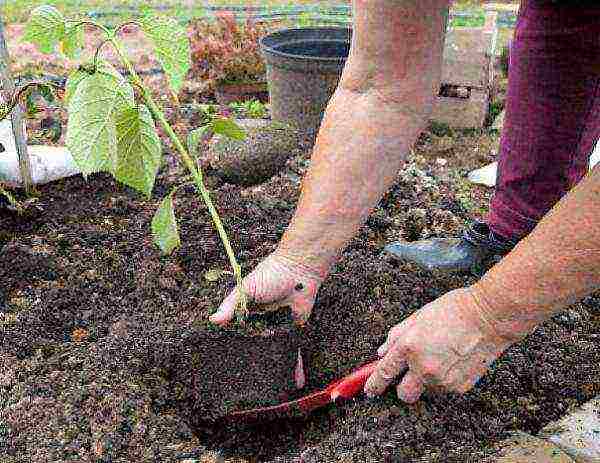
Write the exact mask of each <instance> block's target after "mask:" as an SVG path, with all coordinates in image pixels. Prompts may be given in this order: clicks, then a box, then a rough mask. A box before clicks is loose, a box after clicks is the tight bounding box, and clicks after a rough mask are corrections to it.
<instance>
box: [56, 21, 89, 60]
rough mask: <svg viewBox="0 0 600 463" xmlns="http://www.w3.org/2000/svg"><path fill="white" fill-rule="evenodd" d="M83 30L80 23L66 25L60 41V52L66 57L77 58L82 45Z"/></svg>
mask: <svg viewBox="0 0 600 463" xmlns="http://www.w3.org/2000/svg"><path fill="white" fill-rule="evenodd" d="M83 34H84V31H83V26H82V25H81V24H79V25H78V24H74V25H72V26H67V27H66V29H65V35H64V37H63V39H62V42H61V49H62V52H63V53H64V54H65V56H67V57H68V58H72V59H78V58H79V56H80V54H81V50H83V45H84V41H83V40H84V35H83Z"/></svg>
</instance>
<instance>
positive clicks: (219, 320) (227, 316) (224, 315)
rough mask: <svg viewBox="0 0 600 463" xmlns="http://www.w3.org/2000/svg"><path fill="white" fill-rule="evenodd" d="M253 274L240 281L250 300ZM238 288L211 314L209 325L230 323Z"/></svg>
mask: <svg viewBox="0 0 600 463" xmlns="http://www.w3.org/2000/svg"><path fill="white" fill-rule="evenodd" d="M254 275H255V274H250V275H248V276H247V277H246V278H244V279H243V280H242V288H243V289H244V292H245V293H246V295H247V296H248V297H249V298H251V297H252V296H251V295H250V294H249V293H251V291H250V289H251V288H252V287H254V284H253V280H254ZM238 293H239V291H238V288H237V286H236V287H235V288H234V289H233V290H232V291H231V292H230V293H229V295H228V296H227V297H226V298H225V299H224V300H223V302H221V305H220V306H219V308H218V309H217V311H216V312H215V313H214V314H212V315H211V316H210V317H209V318H208V319H209V320H210V322H211V323H216V324H217V325H226V324H227V323H229V322H230V321H231V319H232V318H233V315H234V314H235V307H236V305H237V301H238Z"/></svg>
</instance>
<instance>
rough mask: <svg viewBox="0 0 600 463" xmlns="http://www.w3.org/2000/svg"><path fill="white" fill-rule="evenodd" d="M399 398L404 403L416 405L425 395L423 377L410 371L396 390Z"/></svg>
mask: <svg viewBox="0 0 600 463" xmlns="http://www.w3.org/2000/svg"><path fill="white" fill-rule="evenodd" d="M396 392H397V394H398V398H399V399H400V400H402V401H403V402H406V403H409V404H414V403H415V402H416V401H417V400H419V398H420V397H421V394H423V381H422V379H421V377H420V376H419V375H417V374H415V373H413V372H412V371H411V370H408V372H407V373H406V375H404V378H402V382H401V383H400V384H399V385H398V387H397V388H396Z"/></svg>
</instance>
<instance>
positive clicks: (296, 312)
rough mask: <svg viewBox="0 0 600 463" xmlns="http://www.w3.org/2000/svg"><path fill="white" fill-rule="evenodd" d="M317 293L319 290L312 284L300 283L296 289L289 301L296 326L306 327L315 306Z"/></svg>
mask: <svg viewBox="0 0 600 463" xmlns="http://www.w3.org/2000/svg"><path fill="white" fill-rule="evenodd" d="M316 291H317V288H316V286H315V285H313V284H312V283H299V284H297V285H296V286H295V287H294V289H293V294H292V296H290V298H289V300H290V305H291V307H292V318H293V319H294V321H295V322H296V324H298V325H300V326H304V325H305V324H306V323H307V322H308V319H309V318H310V314H311V313H312V308H313V306H314V305H315V296H316Z"/></svg>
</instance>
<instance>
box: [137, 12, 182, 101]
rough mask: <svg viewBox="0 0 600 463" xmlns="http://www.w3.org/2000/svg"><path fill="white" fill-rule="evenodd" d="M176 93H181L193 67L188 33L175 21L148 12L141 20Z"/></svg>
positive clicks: (143, 28)
mask: <svg viewBox="0 0 600 463" xmlns="http://www.w3.org/2000/svg"><path fill="white" fill-rule="evenodd" d="M140 24H141V26H142V30H143V31H144V33H145V34H146V35H147V36H148V38H149V39H150V41H151V42H152V45H153V46H154V52H155V53H156V56H157V58H158V61H159V62H160V64H161V66H162V67H163V69H164V70H165V73H166V74H167V78H168V80H169V85H170V87H171V89H172V90H173V92H174V93H179V90H180V89H181V86H182V85H183V81H184V79H185V76H186V74H187V73H188V71H189V69H190V67H191V57H190V56H191V54H190V42H189V39H188V36H187V31H186V30H185V28H184V27H183V26H181V25H180V24H179V23H178V22H177V21H176V20H175V19H172V18H167V17H165V16H162V15H157V14H155V13H152V12H150V11H146V12H145V13H144V15H143V16H142V18H141V19H140Z"/></svg>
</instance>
